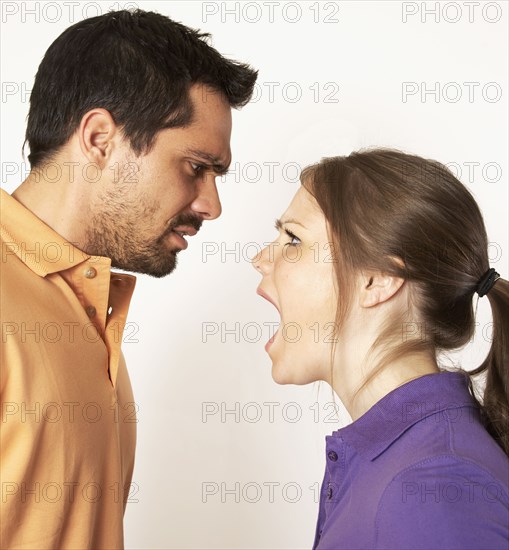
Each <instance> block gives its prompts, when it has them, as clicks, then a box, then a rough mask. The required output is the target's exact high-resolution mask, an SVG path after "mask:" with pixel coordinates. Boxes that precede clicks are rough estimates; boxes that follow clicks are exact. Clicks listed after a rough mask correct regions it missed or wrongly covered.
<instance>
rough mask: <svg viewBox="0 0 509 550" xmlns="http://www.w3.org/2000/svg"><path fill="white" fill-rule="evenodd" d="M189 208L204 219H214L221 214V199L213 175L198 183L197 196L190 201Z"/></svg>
mask: <svg viewBox="0 0 509 550" xmlns="http://www.w3.org/2000/svg"><path fill="white" fill-rule="evenodd" d="M191 210H193V212H196V213H197V214H200V216H201V217H202V218H203V219H204V220H215V219H216V218H218V217H219V216H220V215H221V212H222V208H221V201H220V200H219V193H218V191H217V187H216V179H215V177H214V176H213V175H210V176H208V177H206V178H204V179H203V180H202V181H201V182H200V184H199V193H198V196H197V197H196V198H195V199H194V201H193V202H192V203H191Z"/></svg>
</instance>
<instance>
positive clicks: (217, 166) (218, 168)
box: [184, 149, 231, 176]
mask: <svg viewBox="0 0 509 550" xmlns="http://www.w3.org/2000/svg"><path fill="white" fill-rule="evenodd" d="M184 153H185V154H186V155H193V156H195V157H200V158H201V159H203V160H205V161H207V162H208V163H209V164H210V165H211V167H212V168H213V170H214V172H216V174H218V175H219V176H222V175H224V174H226V172H228V169H229V168H230V163H228V164H223V162H222V161H221V160H220V159H218V158H217V157H216V156H215V155H211V154H210V153H207V152H206V151H201V150H200V149H185V150H184ZM230 162H231V161H230Z"/></svg>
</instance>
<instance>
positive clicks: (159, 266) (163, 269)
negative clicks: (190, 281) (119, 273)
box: [111, 251, 177, 279]
mask: <svg viewBox="0 0 509 550" xmlns="http://www.w3.org/2000/svg"><path fill="white" fill-rule="evenodd" d="M111 266H112V267H114V268H118V269H123V270H124V271H131V272H133V273H139V274H143V275H148V276H149V277H155V278H156V279H161V278H163V277H166V276H167V275H169V274H170V273H172V272H173V271H175V269H176V267H177V254H176V252H173V251H172V252H171V253H170V254H168V255H167V256H166V257H164V258H163V257H162V256H159V258H158V261H154V258H148V259H145V260H142V259H141V258H136V259H135V260H133V261H132V262H113V261H112V264H111Z"/></svg>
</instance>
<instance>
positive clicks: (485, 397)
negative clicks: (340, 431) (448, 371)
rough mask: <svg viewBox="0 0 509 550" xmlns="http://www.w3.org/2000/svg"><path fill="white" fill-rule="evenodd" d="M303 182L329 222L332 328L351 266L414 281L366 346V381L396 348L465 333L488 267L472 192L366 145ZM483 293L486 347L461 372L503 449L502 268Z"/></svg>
mask: <svg viewBox="0 0 509 550" xmlns="http://www.w3.org/2000/svg"><path fill="white" fill-rule="evenodd" d="M301 182H302V185H303V186H304V187H305V188H306V189H307V190H308V191H309V192H310V193H311V194H312V195H313V196H314V198H315V199H316V201H317V202H318V204H319V206H320V207H321V209H322V211H323V213H324V215H325V218H326V220H327V222H328V225H329V239H330V241H331V243H332V246H333V250H334V260H335V262H334V268H335V274H336V277H337V281H338V284H339V288H340V289H341V293H340V294H341V299H340V300H339V302H338V312H337V316H336V325H335V326H336V335H337V333H338V327H341V323H342V321H343V320H344V319H345V318H346V316H347V314H348V312H349V309H350V305H351V297H352V290H353V286H352V285H353V280H354V277H353V276H354V274H355V273H358V272H360V271H362V270H377V271H382V272H384V273H389V274H392V275H394V276H396V277H402V278H404V279H405V281H408V282H410V283H411V285H410V286H411V291H410V292H409V293H408V296H409V302H408V304H407V306H408V308H405V310H403V311H400V312H398V313H397V314H395V315H394V316H393V317H391V318H390V319H387V320H386V322H385V324H384V326H383V327H381V332H380V334H379V336H378V338H377V339H376V341H375V342H374V343H373V346H372V347H371V349H370V352H369V354H370V355H371V354H374V355H375V356H376V358H377V361H376V364H377V367H376V369H375V370H374V371H373V372H372V373H371V375H370V377H369V379H368V380H366V381H365V382H364V384H363V386H364V385H365V384H367V382H368V381H369V380H372V379H373V377H374V376H376V374H377V373H378V372H380V370H381V369H382V368H384V367H385V366H387V365H388V364H389V363H391V362H392V361H394V360H395V359H397V358H400V357H404V356H408V355H413V354H415V353H416V352H418V353H426V354H428V355H429V356H430V357H432V358H433V359H434V360H437V355H438V353H440V352H444V351H451V350H456V349H458V348H461V347H462V346H464V345H465V344H466V343H467V342H469V340H470V339H471V338H472V336H473V335H474V330H475V314H474V308H473V300H472V298H473V296H474V293H475V292H476V289H477V285H478V282H479V281H480V279H481V278H482V277H483V275H484V274H485V273H486V272H487V271H488V269H489V268H490V265H489V258H488V238H487V235H486V228H485V226H484V221H483V217H482V214H481V211H480V209H479V207H478V205H477V203H476V201H475V199H474V197H473V195H472V194H471V193H470V191H469V190H468V189H467V188H466V187H465V186H464V185H463V184H462V183H461V182H460V181H459V180H458V179H457V178H456V177H455V176H454V175H453V174H452V173H451V172H450V171H449V170H448V169H447V168H446V167H445V166H444V165H442V164H440V163H439V162H437V161H434V160H427V159H424V158H421V157H418V156H415V155H411V154H406V153H403V152H400V151H396V150H390V149H371V150H363V151H359V152H354V153H352V154H350V155H349V156H346V157H331V158H325V159H322V160H321V161H320V162H319V163H317V164H314V165H311V166H308V167H307V168H305V169H304V170H303V172H302V175H301ZM486 296H487V297H488V300H489V302H490V304H491V310H492V314H493V334H492V343H491V348H490V350H489V353H488V355H487V357H486V359H485V360H484V361H483V363H482V364H481V365H480V366H479V367H478V368H476V369H475V370H473V371H469V372H468V371H462V372H464V374H465V376H467V377H468V382H469V388H470V392H471V394H472V396H473V397H474V399H475V400H476V401H477V403H478V405H479V408H480V411H481V418H482V421H483V423H484V425H485V427H486V429H487V430H488V432H489V433H490V434H491V435H492V437H493V438H494V439H495V440H496V441H497V442H498V444H499V445H500V446H501V447H502V449H503V450H504V451H505V453H506V454H508V455H509V388H508V385H509V283H508V281H507V280H505V279H502V278H499V279H498V280H497V281H496V282H495V284H494V286H493V287H492V288H491V290H490V291H489V292H488V294H486ZM412 317H413V318H412ZM409 328H410V330H409ZM416 333H417V334H419V337H418V338H416V337H409V338H405V336H408V335H409V334H411V335H414V334H416ZM333 352H334V349H332V350H331V353H333ZM437 363H438V360H437ZM481 373H482V374H483V375H485V387H484V393H483V394H482V395H479V396H476V391H475V387H474V384H473V378H474V377H475V376H477V375H479V374H481ZM359 389H360V388H359Z"/></svg>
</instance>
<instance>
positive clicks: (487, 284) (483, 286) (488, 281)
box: [475, 267, 500, 298]
mask: <svg viewBox="0 0 509 550" xmlns="http://www.w3.org/2000/svg"><path fill="white" fill-rule="evenodd" d="M497 279H500V274H499V273H497V272H496V271H495V270H494V269H493V268H492V267H491V268H490V269H488V271H486V273H485V274H484V275H483V276H482V277H481V280H480V281H479V282H478V283H477V287H476V289H475V291H476V292H477V294H479V297H480V298H482V297H483V296H484V295H485V294H487V293H488V292H489V291H490V290H491V288H492V287H493V285H494V284H495V281H497Z"/></svg>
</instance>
